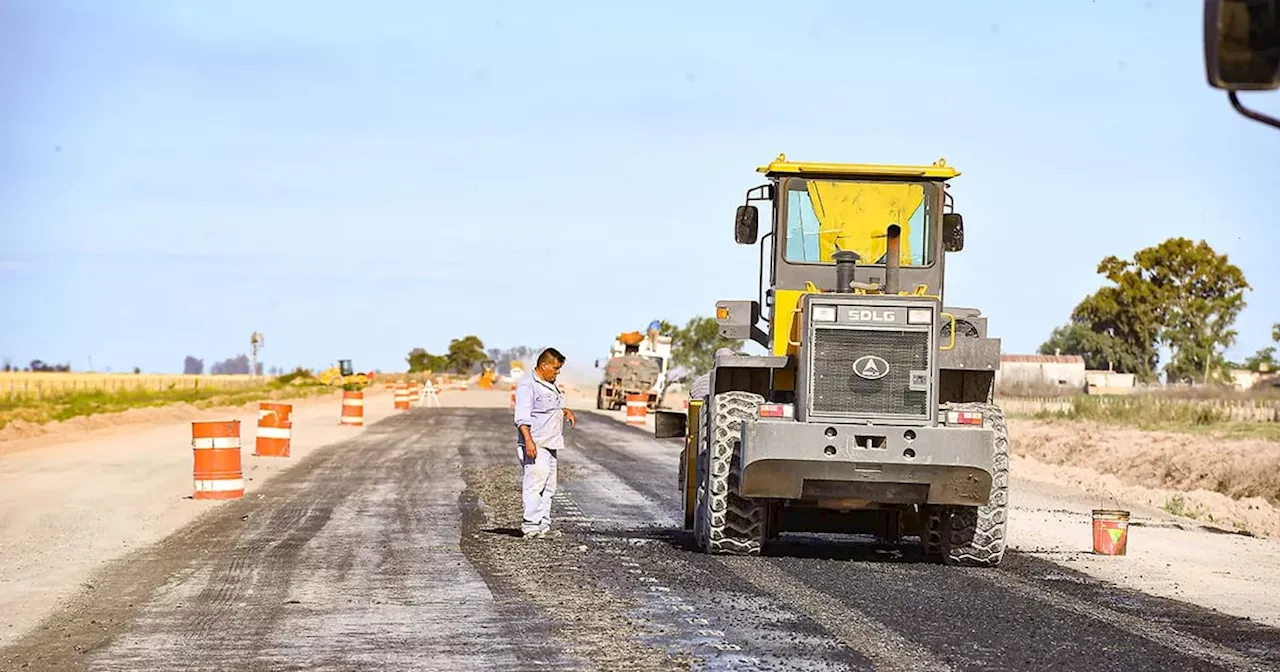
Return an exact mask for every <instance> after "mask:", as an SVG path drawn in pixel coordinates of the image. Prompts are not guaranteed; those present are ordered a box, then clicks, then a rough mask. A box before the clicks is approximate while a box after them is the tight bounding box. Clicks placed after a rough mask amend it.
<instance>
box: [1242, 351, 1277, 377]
mask: <svg viewBox="0 0 1280 672" xmlns="http://www.w3.org/2000/svg"><path fill="white" fill-rule="evenodd" d="M1244 368H1246V369H1248V370H1250V371H1262V370H1263V369H1264V368H1265V369H1266V370H1267V371H1275V370H1276V349H1275V348H1274V347H1272V346H1267V347H1265V348H1262V349H1260V350H1258V351H1257V352H1256V353H1254V354H1253V356H1252V357H1249V358H1248V359H1245V360H1244Z"/></svg>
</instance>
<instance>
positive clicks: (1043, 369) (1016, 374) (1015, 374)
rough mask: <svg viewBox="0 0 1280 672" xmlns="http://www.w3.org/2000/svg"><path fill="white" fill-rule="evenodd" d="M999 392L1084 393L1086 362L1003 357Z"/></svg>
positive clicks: (1069, 358) (1047, 357) (1058, 357)
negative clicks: (1050, 391)
mask: <svg viewBox="0 0 1280 672" xmlns="http://www.w3.org/2000/svg"><path fill="white" fill-rule="evenodd" d="M996 388H997V389H1001V390H1006V391H1013V390H1025V391H1035V390H1047V389H1048V388H1053V389H1056V390H1058V391H1062V392H1067V391H1072V392H1083V391H1084V389H1085V367H1084V358H1083V357H1081V356H1080V355H1000V370H999V371H996Z"/></svg>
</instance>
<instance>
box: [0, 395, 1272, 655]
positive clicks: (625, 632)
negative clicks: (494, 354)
mask: <svg viewBox="0 0 1280 672" xmlns="http://www.w3.org/2000/svg"><path fill="white" fill-rule="evenodd" d="M513 439H514V437H513V431H512V429H511V424H510V412H509V411H506V410H504V409H462V408H444V409H438V408H427V409H415V410H413V411H411V412H408V413H404V414H400V415H397V416H393V417H391V418H388V419H386V420H383V421H381V422H378V423H375V424H373V425H371V426H369V427H367V428H366V429H365V430H364V432H363V433H362V434H361V435H360V436H359V437H357V438H353V439H351V440H348V441H344V442H342V443H338V444H334V445H332V446H328V447H326V448H323V449H321V450H318V451H317V452H315V453H313V454H311V455H309V456H308V457H306V458H304V459H302V460H299V462H298V464H297V465H295V466H294V467H293V468H291V469H290V470H288V471H286V472H284V473H282V474H280V475H279V476H277V477H276V478H275V479H274V480H273V481H272V482H271V483H269V484H268V485H267V486H266V487H264V488H263V489H262V490H261V491H260V492H259V493H257V494H256V495H254V496H250V497H246V498H245V499H243V500H239V501H235V502H231V503H228V504H226V505H225V506H221V507H219V508H217V509H214V510H211V511H210V512H209V513H208V514H206V515H205V516H203V517H201V518H200V519H198V520H196V521H194V522H193V523H191V524H190V525H188V526H187V527H185V528H183V529H182V530H181V531H179V532H178V533H176V534H174V535H173V536H171V537H169V538H167V539H165V540H164V541H162V542H160V543H158V544H155V545H153V546H151V547H149V548H146V549H142V550H140V551H137V552H134V553H133V554H131V555H129V556H127V557H125V558H123V559H122V560H120V561H118V562H116V563H113V564H112V565H110V566H108V567H105V568H103V569H102V570H101V571H100V572H98V573H97V574H96V575H95V576H94V578H93V579H92V580H91V581H90V582H89V585H88V586H87V587H86V590H85V591H84V593H83V594H82V595H81V596H79V597H78V598H76V600H75V601H74V602H72V603H71V604H69V605H68V606H67V607H66V608H64V609H62V610H61V611H60V612H58V613H56V614H55V615H54V616H52V617H50V618H49V619H48V620H46V621H45V622H44V623H42V624H41V625H40V626H39V627H38V628H37V629H35V630H34V631H32V632H30V633H29V634H27V635H26V636H25V637H23V638H21V639H19V640H18V641H16V642H14V643H12V644H11V645H10V646H8V647H6V648H4V649H0V669H3V670H131V671H133V670H228V669H235V670H303V669H305V670H359V669H379V670H412V669H421V670H570V669H605V670H632V669H634V670H670V669H715V670H720V669H723V670H754V669H760V670H766V669H769V670H1089V671H1091V672H1101V671H1104V670H1124V671H1126V672H1133V671H1138V670H1160V671H1161V672H1169V671H1182V670H1272V669H1275V670H1280V631H1277V630H1274V629H1269V628H1265V627H1262V626H1259V625H1256V624H1253V623H1251V622H1249V621H1246V620H1241V619H1235V618H1231V617H1227V616H1223V615H1221V614H1218V613H1215V612H1210V611H1207V610H1203V609H1199V608H1196V607H1192V606H1189V605H1185V604H1182V603H1177V602H1172V601H1169V600H1164V599H1160V598H1154V597H1150V596H1146V595H1143V594H1140V593H1135V592H1132V591H1126V590H1122V589H1118V588H1116V587H1114V586H1110V585H1106V584H1102V583H1100V582H1098V581H1096V580H1094V579H1091V578H1089V577H1086V576H1084V575H1082V574H1078V573H1076V572H1072V571H1071V570H1069V569H1065V568H1063V567H1060V566H1057V565H1053V564H1049V563H1045V562H1042V561H1039V560H1036V559H1034V558H1029V557H1026V556H1020V555H1017V554H1013V555H1010V556H1007V559H1006V562H1005V564H1004V565H1002V566H1001V567H1000V568H999V569H997V570H978V569H958V568H948V567H939V566H935V565H931V564H926V563H924V562H922V561H921V559H920V557H919V556H918V554H917V553H916V552H915V549H914V548H912V547H911V546H904V547H898V548H894V547H881V546H878V545H875V544H872V543H870V542H868V541H866V540H862V539H856V538H855V539H839V538H820V537H797V538H795V539H788V540H786V541H785V543H781V544H779V545H778V546H776V547H772V548H771V549H770V550H769V552H768V555H767V556H766V557H760V558H723V557H713V556H707V555H704V554H700V553H698V552H696V551H695V550H694V548H693V540H692V538H691V535H690V534H689V533H687V532H685V531H684V530H683V529H681V524H680V512H679V493H678V492H677V491H676V489H675V484H676V458H677V454H678V452H679V445H678V443H676V442H674V441H654V440H653V439H652V438H651V437H650V436H649V435H648V434H647V433H646V432H644V431H642V430H637V429H632V428H628V427H625V426H623V425H622V424H620V423H618V422H616V421H613V420H611V419H607V418H602V417H599V416H595V415H593V414H589V413H585V412H583V413H579V426H578V428H577V429H575V430H570V431H569V437H568V441H569V446H568V448H567V449H566V450H564V451H562V453H561V461H560V486H561V487H560V491H559V493H558V494H557V496H556V504H555V512H554V515H555V517H556V525H557V526H558V527H559V528H560V529H561V530H562V531H563V536H561V537H559V538H556V539H546V540H538V541H524V540H522V539H519V538H518V532H517V528H518V526H519V520H520V508H519V506H520V500H519V486H518V482H519V480H518V479H519V471H518V465H517V463H516V455H515V447H514V441H513Z"/></svg>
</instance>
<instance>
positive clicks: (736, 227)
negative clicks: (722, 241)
mask: <svg viewBox="0 0 1280 672" xmlns="http://www.w3.org/2000/svg"><path fill="white" fill-rule="evenodd" d="M759 234H760V211H759V210H757V209H756V206H754V205H739V206H738V214H737V215H736V216H734V218H733V239H734V240H736V241H737V242H738V244H740V245H754V244H755V242H756V238H757V237H758V236H759Z"/></svg>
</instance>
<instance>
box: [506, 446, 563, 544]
mask: <svg viewBox="0 0 1280 672" xmlns="http://www.w3.org/2000/svg"><path fill="white" fill-rule="evenodd" d="M516 451H517V452H518V453H519V456H520V466H521V468H522V469H523V471H524V479H523V480H524V483H523V487H522V490H523V493H522V494H523V499H524V521H523V522H522V523H521V524H520V531H521V532H524V533H526V534H527V533H530V532H537V531H538V530H546V529H549V528H550V527H551V498H552V497H553V496H554V495H555V494H556V451H555V450H549V449H547V448H543V447H542V446H538V456H537V457H536V458H534V459H532V460H531V459H529V456H528V455H525V453H524V448H522V447H520V446H518V445H517V446H516Z"/></svg>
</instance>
